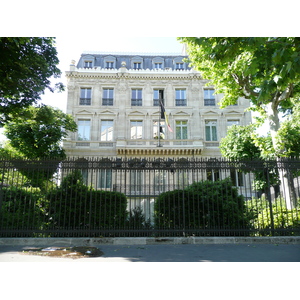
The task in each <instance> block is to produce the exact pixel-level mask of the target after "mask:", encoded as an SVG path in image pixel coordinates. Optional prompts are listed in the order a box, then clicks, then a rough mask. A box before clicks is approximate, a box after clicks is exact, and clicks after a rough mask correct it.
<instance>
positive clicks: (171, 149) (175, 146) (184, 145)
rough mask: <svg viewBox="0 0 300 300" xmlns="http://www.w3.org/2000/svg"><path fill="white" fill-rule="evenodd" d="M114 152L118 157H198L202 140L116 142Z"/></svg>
mask: <svg viewBox="0 0 300 300" xmlns="http://www.w3.org/2000/svg"><path fill="white" fill-rule="evenodd" d="M116 150H117V154H118V155H126V154H128V155H193V154H197V155H199V154H201V152H202V150H203V140H160V141H159V140H157V139H155V140H143V139H138V140H118V141H117V143H116Z"/></svg>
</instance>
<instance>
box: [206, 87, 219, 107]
mask: <svg viewBox="0 0 300 300" xmlns="http://www.w3.org/2000/svg"><path fill="white" fill-rule="evenodd" d="M214 92H215V90H213V89H205V90H204V105H205V106H215V105H216V99H215V95H214Z"/></svg>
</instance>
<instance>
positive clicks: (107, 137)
mask: <svg viewBox="0 0 300 300" xmlns="http://www.w3.org/2000/svg"><path fill="white" fill-rule="evenodd" d="M113 135H114V121H113V120H101V125H100V141H101V142H111V141H112V140H113Z"/></svg>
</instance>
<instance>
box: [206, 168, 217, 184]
mask: <svg viewBox="0 0 300 300" xmlns="http://www.w3.org/2000/svg"><path fill="white" fill-rule="evenodd" d="M206 176H207V180H210V181H217V180H220V172H219V170H215V169H207V170H206Z"/></svg>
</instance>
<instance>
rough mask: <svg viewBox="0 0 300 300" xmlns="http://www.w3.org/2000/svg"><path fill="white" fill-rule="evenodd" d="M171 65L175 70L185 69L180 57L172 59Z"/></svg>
mask: <svg viewBox="0 0 300 300" xmlns="http://www.w3.org/2000/svg"><path fill="white" fill-rule="evenodd" d="M173 63H174V68H175V70H184V69H185V64H184V62H183V61H182V57H176V58H174V61H173Z"/></svg>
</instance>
